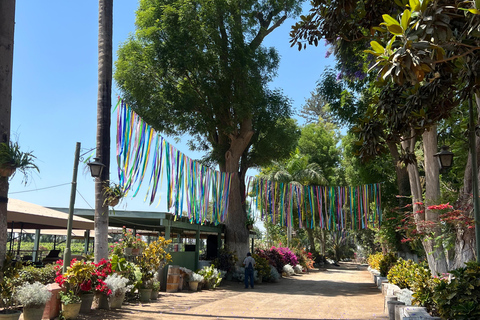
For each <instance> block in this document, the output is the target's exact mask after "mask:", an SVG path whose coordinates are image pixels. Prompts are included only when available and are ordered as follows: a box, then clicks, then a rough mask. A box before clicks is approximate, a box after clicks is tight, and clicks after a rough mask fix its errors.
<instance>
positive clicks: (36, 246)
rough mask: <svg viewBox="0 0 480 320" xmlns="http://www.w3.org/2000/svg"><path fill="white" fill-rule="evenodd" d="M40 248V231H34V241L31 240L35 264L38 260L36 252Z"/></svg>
mask: <svg viewBox="0 0 480 320" xmlns="http://www.w3.org/2000/svg"><path fill="white" fill-rule="evenodd" d="M39 248H40V229H37V230H35V240H33V254H32V260H33V262H37V260H38V258H39V254H38V250H39Z"/></svg>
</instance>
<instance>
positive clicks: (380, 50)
mask: <svg viewBox="0 0 480 320" xmlns="http://www.w3.org/2000/svg"><path fill="white" fill-rule="evenodd" d="M370 45H371V46H372V48H373V50H375V52H377V53H380V54H382V53H384V52H385V48H384V47H383V46H382V45H381V44H380V43H378V42H377V41H372V42H370Z"/></svg>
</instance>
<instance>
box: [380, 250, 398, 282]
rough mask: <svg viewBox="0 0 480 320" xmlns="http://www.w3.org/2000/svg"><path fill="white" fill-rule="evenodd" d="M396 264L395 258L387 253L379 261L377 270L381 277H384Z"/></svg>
mask: <svg viewBox="0 0 480 320" xmlns="http://www.w3.org/2000/svg"><path fill="white" fill-rule="evenodd" d="M395 263H397V257H396V256H395V255H394V254H393V253H388V254H386V255H384V256H383V259H382V260H380V264H379V268H380V269H379V270H380V275H381V276H382V277H386V276H387V274H388V272H389V271H390V269H391V268H392V267H393V266H394V265H395Z"/></svg>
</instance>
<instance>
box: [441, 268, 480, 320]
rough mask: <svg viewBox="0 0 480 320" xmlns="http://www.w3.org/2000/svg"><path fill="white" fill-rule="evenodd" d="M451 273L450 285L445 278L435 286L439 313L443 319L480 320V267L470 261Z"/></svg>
mask: <svg viewBox="0 0 480 320" xmlns="http://www.w3.org/2000/svg"><path fill="white" fill-rule="evenodd" d="M451 273H452V275H453V276H454V278H453V279H452V280H451V282H450V283H448V281H446V279H445V278H443V281H439V282H438V284H437V285H436V286H435V290H434V293H433V299H434V301H435V302H436V303H437V307H438V313H439V314H440V316H441V317H442V319H480V265H479V264H478V263H477V262H475V261H470V262H467V263H466V267H464V268H459V269H456V270H453V271H451ZM443 276H444V277H445V276H446V275H443Z"/></svg>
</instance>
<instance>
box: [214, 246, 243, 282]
mask: <svg viewBox="0 0 480 320" xmlns="http://www.w3.org/2000/svg"><path fill="white" fill-rule="evenodd" d="M237 261H238V257H237V255H236V254H235V252H234V251H228V250H227V249H223V248H222V249H220V250H219V252H218V255H217V257H216V258H215V260H213V261H212V264H214V265H215V266H216V267H217V268H218V269H220V270H223V271H225V272H226V277H225V278H226V280H228V281H231V280H232V274H233V271H234V269H235V264H236V263H237Z"/></svg>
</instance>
